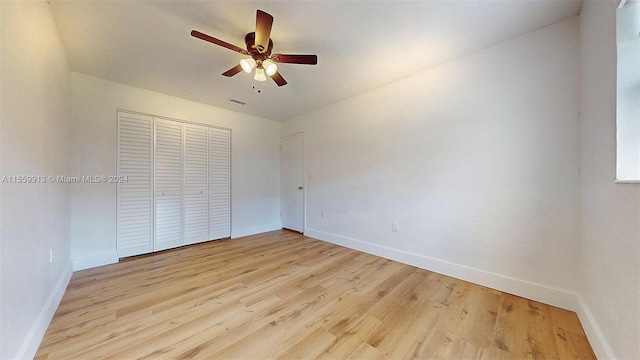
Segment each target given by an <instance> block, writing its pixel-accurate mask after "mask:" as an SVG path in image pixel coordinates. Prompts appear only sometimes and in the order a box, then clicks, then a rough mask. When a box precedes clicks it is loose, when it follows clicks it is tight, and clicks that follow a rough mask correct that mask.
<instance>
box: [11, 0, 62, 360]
mask: <svg viewBox="0 0 640 360" xmlns="http://www.w3.org/2000/svg"><path fill="white" fill-rule="evenodd" d="M0 7H1V9H2V10H1V12H2V21H1V26H2V31H1V33H2V40H1V46H2V47H1V51H0V53H1V54H2V61H1V63H2V64H1V73H0V78H1V79H2V93H1V102H2V107H1V112H0V119H2V123H1V125H0V129H1V141H0V144H1V146H0V153H1V159H2V160H1V163H0V164H1V165H0V176H13V175H43V176H47V175H64V174H67V173H68V169H69V145H68V144H69V140H70V135H69V131H70V129H69V126H70V122H71V106H70V105H71V81H70V71H69V66H68V63H67V58H66V56H65V53H64V50H63V47H62V43H61V40H60V38H59V36H58V31H57V29H56V25H55V23H54V20H53V16H52V14H51V11H50V9H49V5H48V4H47V3H46V2H44V1H42V2H26V1H22V2H14V1H1V2H0ZM0 186H1V191H2V203H1V210H0V219H1V222H2V229H1V232H0V249H1V250H0V253H1V261H0V273H1V275H0V304H1V306H0V318H1V321H0V358H2V359H14V358H31V357H33V355H35V352H36V350H37V348H38V346H39V344H40V341H41V339H42V336H43V335H44V332H45V330H46V329H47V326H48V325H49V321H50V320H51V317H52V316H53V313H54V311H55V309H56V307H57V305H58V303H59V301H60V299H61V297H62V295H63V293H64V290H65V288H66V285H67V283H68V281H69V278H70V276H71V261H70V241H69V199H70V197H69V186H67V185H62V184H51V183H44V184H11V183H2V185H0ZM50 248H51V249H53V251H54V260H53V263H52V264H49V249H50Z"/></svg>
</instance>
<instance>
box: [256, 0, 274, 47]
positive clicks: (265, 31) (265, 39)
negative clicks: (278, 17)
mask: <svg viewBox="0 0 640 360" xmlns="http://www.w3.org/2000/svg"><path fill="white" fill-rule="evenodd" d="M272 24H273V16H271V15H269V14H267V13H266V12H264V11H262V10H258V12H257V13H256V47H257V48H258V51H259V52H260V53H263V52H265V51H266V50H267V49H268V48H269V37H270V36H271V25H272Z"/></svg>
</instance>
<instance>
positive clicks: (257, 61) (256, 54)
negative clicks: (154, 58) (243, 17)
mask: <svg viewBox="0 0 640 360" xmlns="http://www.w3.org/2000/svg"><path fill="white" fill-rule="evenodd" d="M272 24H273V16H271V15H269V14H267V13H266V12H264V11H262V10H258V11H257V14H256V31H255V32H250V33H248V34H247V35H246V36H245V38H244V42H245V43H246V45H247V49H246V50H245V49H243V48H241V47H238V46H235V45H233V44H229V43H228V42H225V41H222V40H220V39H216V38H214V37H212V36H209V35H206V34H203V33H201V32H199V31H196V30H193V31H191V36H193V37H197V38H198V39H202V40H204V41H208V42H210V43H213V44H216V45H220V46H222V47H225V48H227V49H229V50H233V51H235V52H239V53H240V54H243V55H249V56H250V57H249V58H245V59H242V60H240V64H239V65H237V66H235V67H233V68H231V69H229V70H227V71H225V72H224V73H222V75H224V76H228V77H231V76H234V75H236V74H237V73H239V72H241V71H243V70H244V71H245V72H247V73H251V71H252V70H253V68H255V69H256V70H255V76H254V80H257V81H266V80H267V75H268V76H270V77H271V78H272V79H273V81H275V83H276V84H278V86H283V85H287V81H286V80H285V79H284V78H283V77H282V75H280V73H279V72H278V66H277V65H276V63H283V64H304V65H316V64H317V63H318V57H317V56H316V55H290V54H273V55H272V54H271V50H272V49H273V41H272V40H271V39H270V38H269V36H270V35H271V25H272Z"/></svg>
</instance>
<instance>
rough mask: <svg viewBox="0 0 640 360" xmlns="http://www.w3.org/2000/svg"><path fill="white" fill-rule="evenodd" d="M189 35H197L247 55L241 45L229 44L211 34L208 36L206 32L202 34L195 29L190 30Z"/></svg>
mask: <svg viewBox="0 0 640 360" xmlns="http://www.w3.org/2000/svg"><path fill="white" fill-rule="evenodd" d="M191 36H193V37H197V38H198V39H202V40H204V41H208V42H210V43H213V44H216V45H220V46H222V47H225V48H227V49H229V50H233V51H235V52H239V53H241V54H244V55H249V52H248V51H247V50H245V49H243V48H241V47H238V46H235V45H233V44H229V43H228V42H226V41H222V40H220V39H216V38H214V37H213V36H209V35H207V34H203V33H201V32H200V31H197V30H192V31H191Z"/></svg>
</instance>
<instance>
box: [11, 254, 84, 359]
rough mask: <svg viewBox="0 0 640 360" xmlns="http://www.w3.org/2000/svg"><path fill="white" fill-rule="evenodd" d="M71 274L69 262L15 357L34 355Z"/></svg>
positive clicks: (29, 357)
mask: <svg viewBox="0 0 640 360" xmlns="http://www.w3.org/2000/svg"><path fill="white" fill-rule="evenodd" d="M71 274H73V271H72V264H71V262H69V264H68V265H67V266H66V267H65V269H64V271H63V273H62V276H61V277H60V279H59V280H58V283H57V284H56V286H55V287H54V289H53V291H52V292H51V295H49V298H48V299H47V302H46V303H45V305H44V307H43V308H42V311H41V312H40V314H38V317H37V318H36V321H35V323H34V324H33V326H32V327H31V329H30V330H29V333H28V334H27V337H26V338H25V339H24V342H23V343H22V346H21V347H20V350H19V351H18V354H17V355H16V359H33V357H34V356H35V355H36V352H37V351H38V348H39V347H40V343H41V342H42V339H43V338H44V334H45V332H46V331H47V328H48V327H49V323H50V322H51V319H53V314H55V312H56V310H57V309H58V305H60V301H61V300H62V296H64V292H65V290H66V289H67V285H68V284H69V280H71Z"/></svg>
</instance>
